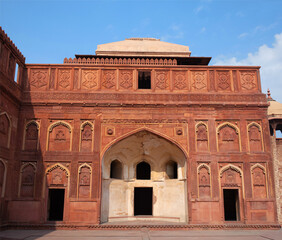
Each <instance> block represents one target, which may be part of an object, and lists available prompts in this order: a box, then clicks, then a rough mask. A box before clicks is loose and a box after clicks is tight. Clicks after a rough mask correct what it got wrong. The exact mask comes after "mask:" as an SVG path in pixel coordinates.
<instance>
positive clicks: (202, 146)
mask: <svg viewBox="0 0 282 240" xmlns="http://www.w3.org/2000/svg"><path fill="white" fill-rule="evenodd" d="M196 141H197V151H208V149H209V146H208V144H209V143H208V130H207V127H206V125H205V124H198V125H197V129H196Z"/></svg>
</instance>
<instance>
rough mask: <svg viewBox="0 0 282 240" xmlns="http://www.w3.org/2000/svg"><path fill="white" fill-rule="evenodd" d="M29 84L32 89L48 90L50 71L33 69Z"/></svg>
mask: <svg viewBox="0 0 282 240" xmlns="http://www.w3.org/2000/svg"><path fill="white" fill-rule="evenodd" d="M29 83H30V88H31V89H34V90H35V89H38V90H44V89H46V86H47V83H48V69H31V70H30V81H29Z"/></svg>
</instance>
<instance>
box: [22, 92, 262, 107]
mask: <svg viewBox="0 0 282 240" xmlns="http://www.w3.org/2000/svg"><path fill="white" fill-rule="evenodd" d="M189 93H190V92H189ZM123 95H124V93H121V92H120V93H109V92H107V93H106V92H103V93H102V92H95V93H94V92H64V93H63V92H40V93H39V92H30V94H24V95H23V99H24V101H25V102H30V97H31V98H32V99H34V102H36V100H40V102H42V101H43V100H52V101H58V100H61V101H65V102H67V101H66V100H71V101H73V102H75V101H78V102H82V99H83V101H91V102H93V101H96V100H107V101H113V103H114V104H115V101H118V104H119V105H120V104H121V103H120V97H121V96H123ZM139 98H140V96H139V94H130V95H127V100H126V101H127V102H128V104H130V105H136V104H138V103H137V102H136V103H132V101H138V100H139ZM159 99H162V102H163V103H161V104H160V103H159ZM142 100H144V101H150V103H148V105H150V104H158V105H163V104H167V102H173V103H174V104H182V105H183V104H184V102H185V104H191V103H193V102H194V101H195V104H200V103H199V102H201V103H202V104H209V105H214V104H222V103H224V104H228V102H230V104H232V105H234V104H235V103H244V104H248V105H250V103H255V104H261V102H265V106H267V105H266V99H265V96H264V95H262V94H255V95H251V94H249V95H239V94H236V93H232V94H220V95H216V94H203V93H191V94H182V93H181V94H174V93H170V94H161V93H154V94H153V95H152V94H146V95H145V94H142ZM156 100H158V102H155V101H156ZM82 103H83V102H82ZM124 104H126V103H124Z"/></svg>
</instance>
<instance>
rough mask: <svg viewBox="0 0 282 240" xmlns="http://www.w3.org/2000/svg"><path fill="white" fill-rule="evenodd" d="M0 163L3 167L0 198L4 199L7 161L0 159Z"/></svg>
mask: <svg viewBox="0 0 282 240" xmlns="http://www.w3.org/2000/svg"><path fill="white" fill-rule="evenodd" d="M0 162H2V163H3V165H4V176H3V185H2V192H1V193H0V194H1V195H0V196H1V197H4V195H5V190H6V179H7V160H4V159H3V158H0Z"/></svg>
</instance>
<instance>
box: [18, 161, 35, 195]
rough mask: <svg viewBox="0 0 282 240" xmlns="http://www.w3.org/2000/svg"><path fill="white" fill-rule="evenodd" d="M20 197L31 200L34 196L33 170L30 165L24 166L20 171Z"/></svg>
mask: <svg viewBox="0 0 282 240" xmlns="http://www.w3.org/2000/svg"><path fill="white" fill-rule="evenodd" d="M21 177H22V178H21V192H20V196H21V197H28V198H32V197H33V195H34V181H35V169H34V167H33V166H32V165H26V166H25V167H24V168H23V169H22V174H21Z"/></svg>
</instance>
